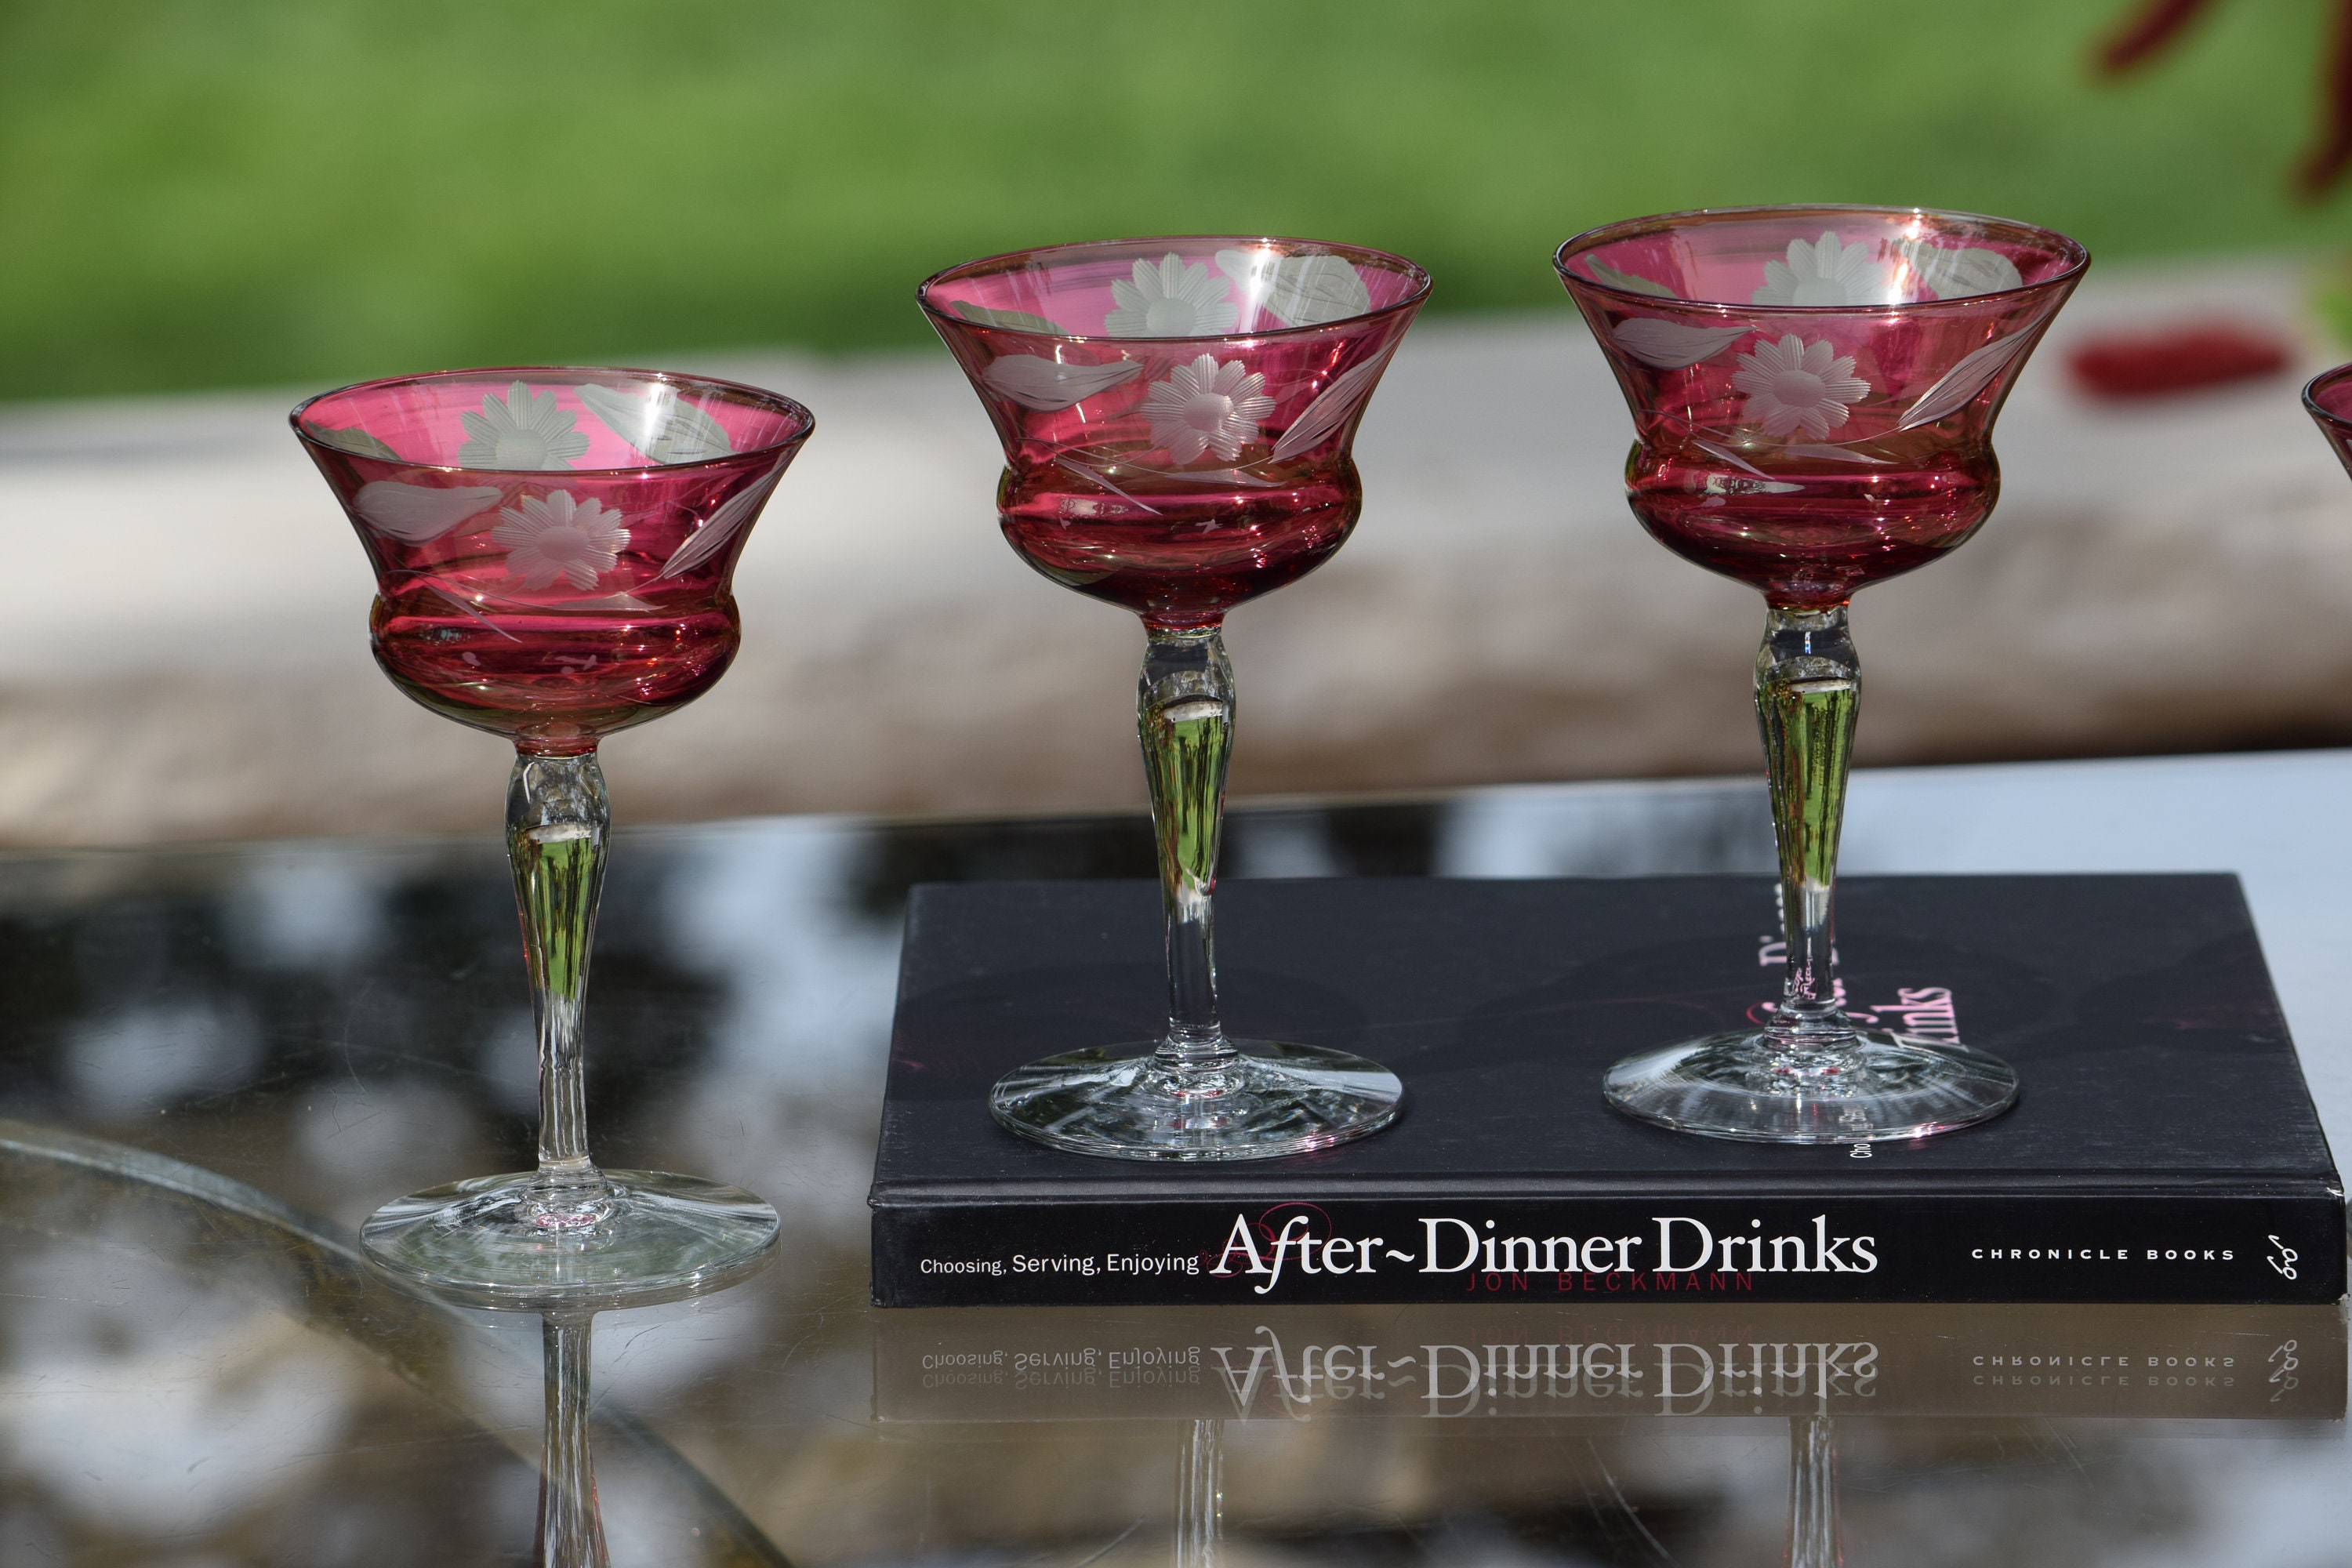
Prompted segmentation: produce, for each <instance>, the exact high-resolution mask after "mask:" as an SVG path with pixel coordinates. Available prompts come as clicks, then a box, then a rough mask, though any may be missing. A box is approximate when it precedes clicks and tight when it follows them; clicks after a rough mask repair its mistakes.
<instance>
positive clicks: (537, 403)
mask: <svg viewBox="0 0 2352 1568" xmlns="http://www.w3.org/2000/svg"><path fill="white" fill-rule="evenodd" d="M457 420H458V423H460V424H462V425H463V426H465V427H466V434H467V436H468V437H471V438H470V439H469V440H467V443H466V444H465V445H464V446H462V447H458V448H457V463H458V466H459V467H461V468H509V469H512V468H570V467H571V466H572V459H573V458H578V457H582V456H584V455H585V454H586V452H587V450H588V437H585V436H583V435H582V434H581V433H580V431H579V430H578V428H577V426H578V425H579V422H580V421H579V416H577V415H573V414H566V413H565V412H564V411H563V410H562V409H561V408H559V407H557V406H556V403H555V394H553V393H551V392H550V393H546V394H543V395H542V394H537V393H533V392H532V391H531V389H530V387H528V386H525V385H524V384H522V383H521V382H519V381H518V382H516V383H515V384H513V385H512V386H509V388H507V395H506V396H505V397H503V398H501V397H499V395H498V394H497V393H495V392H492V393H486V394H484V395H483V397H482V411H481V412H480V413H479V414H460V415H459V416H457Z"/></svg>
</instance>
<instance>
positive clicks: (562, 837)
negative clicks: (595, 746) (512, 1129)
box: [507, 752, 612, 1230]
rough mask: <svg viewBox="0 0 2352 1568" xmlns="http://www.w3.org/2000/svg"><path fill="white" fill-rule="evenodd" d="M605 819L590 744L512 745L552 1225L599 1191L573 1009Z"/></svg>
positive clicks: (513, 826) (510, 815) (511, 812)
mask: <svg viewBox="0 0 2352 1568" xmlns="http://www.w3.org/2000/svg"><path fill="white" fill-rule="evenodd" d="M611 823H612V812H611V809H610V808H609V807H608V806H607V805H606V804H605V800H604V770H603V769H601V768H599V767H598V766H597V765H596V753H595V752H587V753H585V754H583V755H581V756H576V757H542V756H532V755H530V754H529V753H527V752H519V753H517V755H516V757H515V765H514V773H513V776H512V777H511V778H510V779H509V781H508V784H507V856H508V858H509V861H510V862H511V864H512V867H513V869H514V885H515V903H516V904H517V906H518V907H519V908H520V910H521V912H522V932H523V947H524V952H525V957H526V959H527V961H528V962H529V964H530V992H531V1010H532V1012H533V1014H534V1015H535V1016H536V1017H537V1020H538V1025H539V1179H538V1182H537V1183H536V1186H537V1188H538V1195H539V1205H538V1208H539V1212H538V1215H537V1217H538V1218H539V1220H540V1222H541V1224H543V1225H547V1226H551V1228H555V1229H558V1230H561V1229H563V1228H569V1227H584V1226H591V1225H593V1224H594V1223H595V1221H596V1219H597V1216H598V1213H599V1205H598V1203H597V1200H598V1199H599V1198H600V1197H602V1196H603V1195H604V1192H605V1191H606V1187H605V1183H604V1176H603V1175H602V1173H599V1172H598V1171H597V1169H596V1167H595V1166H594V1165H593V1164H591V1163H589V1160H588V1096H587V1087H586V1068H585V1065H584V1061H583V1057H582V1055H581V1042H580V1016H581V1010H582V1008H583V1006H584V1005H585V1004H586V1002H587V998H588V957H589V949H590V947H591V945H592V944H593V942H594V941H595V937H596V900H597V895H598V894H599V893H601V892H602V891H603V890H604V835H605V832H606V829H607V828H608V827H609V826H611Z"/></svg>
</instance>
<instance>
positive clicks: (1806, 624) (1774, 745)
mask: <svg viewBox="0 0 2352 1568" xmlns="http://www.w3.org/2000/svg"><path fill="white" fill-rule="evenodd" d="M1861 695H1862V665H1861V661H1860V660H1859V659H1857V658H1855V656H1854V651H1853V639H1852V638H1851V637H1849V636H1848V635H1847V633H1846V611H1845V606H1844V605H1838V606H1837V607H1836V608H1834V609H1829V610H1792V609H1784V608H1782V607H1780V606H1779V605H1774V606H1772V607H1771V609H1770V611H1769V616H1768V618H1767V620H1766V622H1765V626H1764V646H1763V647H1761V648H1760V649H1759V650H1758V652H1757V655H1756V719H1757V723H1758V725H1759V728H1761V729H1762V731H1763V732H1764V762H1765V767H1766V769H1767V771H1768V773H1769V775H1770V779H1771V784H1772V830H1773V835H1774V837H1775V838H1776V839H1777V840H1778V841H1779V844H1780V921H1781V929H1782V931H1783V932H1784V934H1785V935H1786V936H1787V938H1788V948H1789V974H1788V982H1787V990H1786V993H1785V994H1784V997H1783V999H1782V1001H1781V1003H1780V1009H1779V1011H1778V1012H1776V1013H1775V1014H1774V1015H1773V1016H1772V1022H1771V1024H1770V1025H1769V1027H1768V1028H1767V1029H1766V1031H1765V1032H1766V1035H1767V1037H1768V1038H1769V1040H1770V1041H1771V1043H1772V1045H1773V1046H1774V1047H1776V1048H1777V1049H1780V1050H1782V1051H1789V1052H1803V1051H1811V1050H1821V1049H1824V1048H1829V1049H1834V1048H1836V1047H1839V1046H1841V1045H1844V1044H1847V1043H1849V1042H1850V1041H1852V1039H1853V1025H1852V1024H1851V1023H1850V1022H1849V1021H1848V1020H1847V1018H1846V1016H1845V1011H1844V1009H1843V1008H1842V1007H1841V1006H1839V1005H1838V1000H1837V972H1836V961H1835V959H1834V957H1833V953H1832V944H1833V942H1834V940H1835V931H1834V930H1833V928H1832V920H1831V916H1832V895H1833V892H1834V890H1835V886H1836V882H1837V858H1838V831H1839V829H1840V827H1841V826H1843V822H1844V817H1845V779H1846V767H1847V763H1849V761H1850V760H1851V759H1852V757H1853V725H1854V715H1855V710H1856V707H1857V705H1858V702H1859V700H1860V698H1861Z"/></svg>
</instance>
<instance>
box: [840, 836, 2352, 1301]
mask: <svg viewBox="0 0 2352 1568" xmlns="http://www.w3.org/2000/svg"><path fill="white" fill-rule="evenodd" d="M1840 917H1841V924H1840V930H1839V942H1840V947H1841V949H1842V952H1843V980H1844V985H1845V989H1846V994H1848V995H1849V997H1850V998H1851V999H1852V1001H1853V1005H1856V1006H1857V1007H1861V1008H1865V1009H1868V1010H1870V1011H1872V1012H1873V1013H1874V1015H1875V1016H1877V1017H1879V1018H1880V1019H1881V1020H1882V1021H1884V1022H1885V1023H1888V1024H1894V1025H1896V1026H1905V1027H1916V1028H1918V1029H1920V1030H1922V1031H1923V1032H1928V1033H1934V1034H1937V1035H1941V1036H1944V1037H1950V1036H1951V1035H1952V1033H1953V1032H1954V1031H1955V1030H1957V1031H1958V1033H1959V1034H1960V1036H1962V1037H1965V1038H1967V1039H1969V1040H1970V1041H1971V1042H1973V1043H1975V1044H1977V1045H1979V1046H1981V1047H1985V1048H1988V1049H1990V1050H1994V1051H1997V1052H2000V1054H2002V1055H2003V1056H2006V1057H2008V1058H2010V1059H2011V1061H2013V1062H2014V1063H2015V1064H2016V1066H2017V1068H2018V1069H2019V1072H2020V1074H2021V1076H2022V1078H2023V1079H2024V1082H2025V1093H2024V1098H2023V1100H2022V1102H2021V1105H2020V1106H2019V1108H2018V1109H2017V1110H2014V1111H2012V1112H2011V1113H2010V1114H2009V1115H2007V1116H2005V1117H2002V1118H2000V1120H1999V1121H1994V1122H1992V1123H1990V1124H1988V1125H1986V1126H1984V1127H1980V1128H1976V1129H1972V1130H1969V1131H1965V1132H1960V1133H1956V1134H1952V1135H1949V1136H1948V1137H1944V1138H1938V1139H1930V1140H1927V1141H1923V1142H1917V1143H1913V1144H1879V1145H1863V1144H1857V1145H1854V1146H1853V1147H1852V1148H1851V1149H1849V1148H1845V1147H1828V1148H1821V1147H1816V1148H1787V1147H1772V1146H1765V1145H1756V1144H1734V1143H1726V1142H1715V1141H1710V1140H1705V1139H1696V1138H1688V1137H1677V1136H1675V1135H1674V1134H1671V1133H1667V1132H1664V1131H1658V1130H1657V1129H1654V1128H1651V1127H1648V1126H1644V1125H1640V1124H1637V1123H1634V1122H1633V1121H1627V1120H1625V1119H1623V1118H1621V1117H1618V1116H1616V1115H1614V1114H1613V1113H1612V1112H1611V1111H1609V1110H1607V1109H1606V1108H1605V1107H1604V1106H1603V1105H1602V1103H1601V1097H1600V1092H1599V1083H1600V1079H1601V1072H1602V1070H1603V1069H1604V1068H1606V1067H1607V1066H1608V1065H1609V1064H1610V1063H1611V1062H1612V1061H1614V1060H1615V1059H1617V1058H1619V1057H1621V1056H1623V1055H1625V1054H1627V1053H1628V1052H1631V1051H1633V1050H1635V1049H1639V1048H1641V1047H1645V1046H1651V1045H1655V1044H1657V1043H1658V1042H1660V1041H1663V1040H1668V1039H1673V1038H1676V1037H1685V1036H1689V1035H1692V1034H1696V1033H1702V1032H1705V1031H1706V1030H1709V1029H1714V1028H1722V1027H1727V1026H1733V1025H1735V1024H1737V1023H1738V1022H1739V1021H1740V1020H1742V1019H1749V1018H1754V1017H1758V1016H1762V1009H1764V1008H1765V1007H1766V1006H1767V1005H1769V1001H1770V999H1771V997H1772V996H1773V995H1774V994H1775V993H1776V992H1777V990H1778V988H1779V984H1780V968H1779V967H1778V965H1779V963H1780V962H1781V960H1780V956H1779V955H1778V953H1777V952H1776V951H1775V948H1776V944H1774V943H1772V942H1769V940H1768V939H1765V938H1764V935H1763V933H1764V932H1765V931H1766V930H1767V929H1768V928H1769V925H1770V923H1771V920H1772V883H1771V881H1770V880H1769V879H1765V878H1749V877H1684V878H1652V879H1581V880H1559V881H1528V882H1465V881H1446V880H1397V881H1348V880H1336V879H1335V880H1326V881H1300V882H1265V883H1250V882H1243V883H1237V884H1234V885H1233V886H1232V887H1230V888H1229V889H1225V891H1224V892H1223V894H1222V895H1221V902H1220V919H1221V922H1222V924H1223V928H1224V933H1225V936H1226V938H1227V941H1226V942H1225V947H1224V952H1225V954H1226V964H1225V971H1226V983H1227V984H1226V991H1227V1002H1228V1006H1227V1021H1228V1025H1229V1026H1230V1027H1232V1028H1233V1029H1234V1032H1235V1033H1236V1034H1241V1035H1255V1036H1261V1037H1278V1038H1293V1039H1301V1040H1306V1041H1309V1042H1312V1043H1317V1044H1323V1045H1332V1046H1339V1047H1344V1048H1347V1049H1350V1050H1355V1051H1357V1052H1359V1053H1360V1054H1362V1055H1365V1056H1368V1057H1370V1058H1373V1059H1375V1060H1377V1061H1380V1062H1381V1063H1382V1064H1384V1065H1385V1066H1388V1067H1390V1068H1393V1069H1394V1070H1395V1071H1396V1072H1397V1073H1398V1074H1399V1076H1401V1077H1402V1079H1404V1082H1405V1086H1406V1090H1407V1093H1408V1096H1409V1099H1408V1102H1407V1110H1406V1114H1405V1117H1404V1119H1403V1120H1402V1121H1401V1122H1400V1123H1399V1124H1398V1125H1397V1126H1396V1127H1394V1128H1392V1129H1391V1130H1390V1131H1386V1132H1383V1133H1381V1134H1379V1135H1378V1136H1376V1137H1373V1138H1370V1139H1367V1140H1365V1141H1363V1142H1360V1143H1354V1144H1350V1145H1348V1146H1346V1147H1344V1148H1340V1149H1335V1150H1329V1151H1326V1152H1322V1153H1318V1154H1315V1155H1310V1156H1305V1157H1301V1158H1297V1159H1291V1160H1284V1161H1276V1162H1268V1163H1238V1164H1212V1165H1192V1166H1168V1165H1160V1164H1154V1163H1127V1162H1121V1161H1115V1160H1088V1159H1084V1158H1081V1157H1079V1156H1076V1155H1071V1154H1065V1153H1060V1152H1055V1151H1051V1150H1047V1149H1044V1148H1040V1147H1037V1146H1034V1145H1031V1144H1027V1143H1024V1142H1019V1141H1018V1140H1016V1139H1014V1138H1013V1135H1011V1134H1010V1133H1007V1132H1005V1131H1002V1130H1000V1129H998V1128H997V1127H995V1126H994V1125H993V1124H992V1122H991V1121H989V1118H988V1114H987V1110H986V1106H985V1096H986V1092H987V1089H988V1086H989V1085H990V1084H991V1083H992V1082H993V1081H994V1080H995V1079H996V1078H997V1077H998V1076H999V1075H1001V1074H1002V1073H1003V1072H1005V1071H1007V1070H1009V1069H1010V1068H1013V1067H1014V1066H1016V1065H1018V1064H1020V1063H1021V1062H1024V1061H1026V1060H1028V1059H1030V1058H1035V1057H1038V1056H1042V1055H1045V1054H1048V1053H1050V1052H1055V1051H1062V1050H1069V1049H1074V1048H1077V1047H1086V1046H1098V1045H1103V1044H1108V1043H1110V1042H1115V1041H1118V1040H1121V1039H1139V1038H1144V1037H1149V1036H1150V1035H1151V1034H1152V1033H1153V1032H1154V1031H1155V1030H1156V1029H1157V1028H1158V1027H1159V1026H1160V1018H1159V1016H1158V1014H1157V1007H1158V1004H1159V1002H1160V998H1161V997H1162V996H1163V995H1164V989H1163V986H1162V983H1161V980H1160V973H1159V940H1160V930H1159V907H1158V899H1157V897H1156V895H1155V894H1154V892H1153V891H1152V889H1150V888H1147V887H1141V886H1137V885H1132V884H1120V883H1060V884H1054V883H1032V884H1019V883H989V884H974V885H965V886H957V887H946V888H923V889H918V890H917V894H916V898H915V900H914V902H913V904H912V906H911V910H910V913H909V917H908V941H907V946H906V953H905V959H904V967H903V969H902V971H901V976H900V989H899V998H898V1024H897V1033H896V1037H895V1040H894V1043H893V1048H892V1058H891V1069H890V1083H889V1092H888V1100H887V1104H886V1106H885V1110H884V1115H883V1130H882V1131H883V1135H882V1146H881V1152H880V1153H879V1155H878V1156H877V1162H876V1170H875V1182H874V1189H873V1196H872V1202H873V1204H874V1209H875V1217H874V1289H875V1297H876V1300H877V1301H879V1302H881V1303H882V1304H884V1305H887V1306H951V1305H1017V1304H1028V1305H1053V1304H1061V1303H1112V1302H1133V1303H1144V1302H1171V1303H1174V1302H1196V1303H1208V1302H1218V1301H1230V1302H1245V1303H1252V1304H1257V1305H1267V1304H1276V1303H1287V1302H1296V1303H1302V1304H1318V1303H1338V1302H1347V1301H1408V1300H1413V1301H1441V1300H1454V1301H1482V1302H1489V1303H1494V1304H1498V1305H1499V1304H1502V1303H1507V1302H1516V1303H1519V1304H1528V1303H1536V1302H1549V1303H1556V1304H1565V1303H1568V1302H1580V1303H1587V1304H1611V1305H1614V1304H1625V1305H1633V1304H1637V1303H1647V1304H1653V1305H1658V1306H1664V1305H1667V1304H1670V1303H1675V1302H1685V1301H1690V1300H1695V1299H1696V1300H1719V1301H1725V1302H1736V1303H1741V1304H1761V1303H1765V1302H1771V1301H1780V1302H1788V1301H1838V1300H1844V1301H1865V1300H1977V1301H2000V1300H2011V1301H2033V1300H2044V1301H2063V1300H2074V1301H2096V1300H2140V1301H2255V1302H2258V1301H2274V1302H2292V1301H2332V1300H2336V1299H2337V1298H2339V1297H2340V1296H2341V1295H2342V1294H2343V1291H2344V1267H2345V1250H2344V1201H2343V1197H2342V1194H2341V1187H2340V1183H2339V1181H2338V1179H2337V1177H2336V1171H2335V1167H2334V1164H2333V1163H2332V1162H2331V1161H2330V1159H2329V1156H2328V1152H2327V1146H2326V1140H2325V1139H2324V1138H2323V1136H2322V1135H2321V1133H2320V1130H2319V1122H2318V1118H2317V1116H2316V1114H2315V1111H2314V1110H2313V1109H2312V1105H2311V1099H2310V1096H2309V1094H2308V1092H2307V1091H2306V1090H2305V1087H2304V1082H2303V1076H2302V1072H2301V1070H2300V1068H2298V1067H2297V1065H2296V1062H2295V1058H2294V1047H2293V1046H2292V1044H2291V1043H2290V1042H2289V1040H2288V1038H2287V1035H2286V1029H2285V1025H2284V1020H2283V1019H2282V1017H2281V1016H2280V1014H2279V1010H2278V1005H2277V1001H2276V999H2275V997H2274V996H2273V994H2272V991H2271V986H2270V980H2269V976H2268V974H2267V973H2266V972H2265V970H2264V968H2263V962H2262V955H2261V952H2260V951H2259V949H2258V948H2257V946H2256V944H2255V942H2254V935H2253V928H2252V922H2251V921H2250V920H2249V919H2248V916H2247V914H2246V909H2245V904H2244V901H2243V900H2242V897H2241V896H2240V894H2239V891H2238V889H2237V885H2236V882H2235V880H2234V879H2231V878H2228V877H2219V876H2143V877H1948V878H1930V877H1906V878H1870V877H1857V878H1852V879H1848V880H1847V881H1846V882H1844V883H1843V885H1842V886H1841V889H1840Z"/></svg>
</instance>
